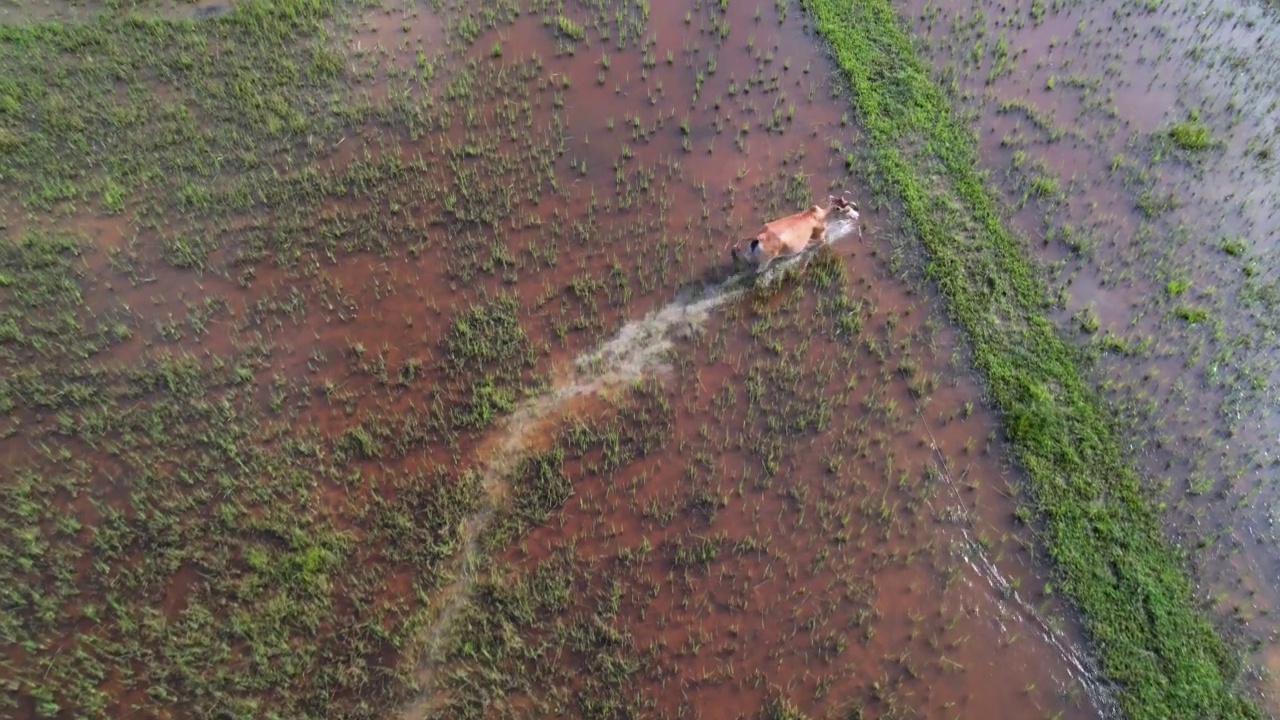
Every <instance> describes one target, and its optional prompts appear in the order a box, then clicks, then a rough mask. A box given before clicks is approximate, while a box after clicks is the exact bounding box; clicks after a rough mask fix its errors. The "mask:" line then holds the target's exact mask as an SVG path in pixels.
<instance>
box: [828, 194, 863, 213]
mask: <svg viewBox="0 0 1280 720" xmlns="http://www.w3.org/2000/svg"><path fill="white" fill-rule="evenodd" d="M827 203H828V207H829V208H830V209H829V210H828V211H827V212H838V213H840V214H842V215H847V216H849V217H852V218H857V217H858V203H856V202H854V201H853V200H850V199H849V193H848V191H846V192H844V193H841V195H840V197H836V196H835V195H829V196H828V197H827Z"/></svg>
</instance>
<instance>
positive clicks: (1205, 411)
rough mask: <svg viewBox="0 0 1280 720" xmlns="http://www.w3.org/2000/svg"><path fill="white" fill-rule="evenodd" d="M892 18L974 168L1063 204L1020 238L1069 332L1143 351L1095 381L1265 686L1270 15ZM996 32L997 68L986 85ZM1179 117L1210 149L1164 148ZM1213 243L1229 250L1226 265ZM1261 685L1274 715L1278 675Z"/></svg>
mask: <svg viewBox="0 0 1280 720" xmlns="http://www.w3.org/2000/svg"><path fill="white" fill-rule="evenodd" d="M901 12H902V13H903V15H904V16H905V17H907V18H909V19H910V22H911V24H912V26H913V27H914V29H915V31H916V32H917V33H918V34H919V35H920V36H921V37H923V38H925V39H927V42H926V47H927V48H928V49H929V51H928V57H930V58H931V59H932V62H933V64H934V67H935V70H937V71H939V72H949V74H948V75H947V77H948V78H953V79H955V81H956V87H957V89H958V90H959V91H960V92H961V93H962V94H964V96H965V97H966V100H965V101H964V103H963V104H964V105H965V106H966V107H967V108H969V109H971V110H972V111H973V112H975V114H976V119H975V125H976V127H977V129H978V131H979V137H980V138H981V146H982V158H983V164H984V166H985V167H988V168H990V169H991V170H992V171H993V174H992V178H993V181H995V182H996V183H997V185H998V186H999V187H1000V188H1001V190H1002V191H1003V192H1004V193H1005V194H1006V196H1007V197H1009V198H1010V199H1011V200H1013V201H1016V200H1017V199H1018V198H1020V197H1021V196H1022V195H1023V194H1024V193H1025V192H1026V191H1027V187H1028V184H1029V181H1030V176H1032V175H1033V174H1034V172H1035V171H1034V170H1029V168H1033V167H1034V165H1035V163H1037V162H1042V163H1043V164H1044V168H1046V169H1047V170H1048V172H1049V173H1050V174H1051V175H1052V176H1054V177H1056V178H1057V179H1058V181H1059V184H1060V187H1061V188H1062V189H1063V190H1065V198H1064V202H1062V203H1061V204H1060V205H1055V204H1050V203H1038V202H1036V201H1035V200H1033V201H1032V202H1031V203H1030V204H1029V206H1028V207H1027V208H1024V209H1023V210H1021V211H1018V212H1015V213H1014V220H1015V224H1016V226H1017V227H1018V228H1019V229H1020V230H1021V231H1022V232H1023V233H1024V234H1025V236H1026V237H1027V238H1028V241H1029V244H1030V247H1031V248H1032V250H1033V251H1034V252H1035V253H1037V254H1038V255H1039V256H1040V257H1041V258H1042V259H1043V260H1044V262H1045V263H1046V265H1048V266H1049V267H1050V268H1051V274H1052V275H1053V276H1054V284H1055V287H1056V288H1061V291H1062V292H1063V298H1064V300H1065V303H1064V306H1063V308H1062V309H1061V311H1060V313H1059V320H1060V322H1061V325H1062V327H1063V328H1064V331H1065V332H1067V333H1068V334H1072V335H1076V336H1077V337H1080V338H1081V342H1087V341H1088V339H1089V338H1088V334H1087V333H1081V332H1080V325H1081V322H1080V320H1079V317H1078V315H1077V313H1080V312H1082V311H1084V312H1088V313H1092V315H1093V316H1094V318H1096V321H1097V327H1098V331H1097V334H1098V335H1099V336H1100V335H1103V334H1105V333H1108V332H1110V333H1114V334H1115V335H1116V336H1117V337H1120V338H1123V339H1124V342H1125V343H1127V344H1130V345H1131V346H1138V345H1140V344H1142V343H1143V342H1144V341H1146V342H1147V343H1148V345H1147V347H1146V348H1145V349H1144V350H1142V351H1140V352H1137V353H1133V354H1127V353H1104V354H1103V355H1102V358H1101V361H1100V363H1099V365H1098V367H1097V369H1096V373H1095V374H1096V377H1097V379H1098V381H1099V382H1100V383H1101V384H1103V386H1104V390H1105V392H1106V393H1107V395H1108V397H1109V398H1110V399H1111V400H1112V401H1113V402H1115V403H1116V405H1117V406H1118V408H1119V409H1120V413H1119V418H1120V424H1121V430H1122V433H1124V434H1125V435H1126V436H1128V438H1129V443H1130V445H1131V446H1132V448H1133V449H1134V452H1135V455H1136V457H1137V458H1138V461H1139V467H1140V468H1141V470H1142V471H1143V473H1144V474H1145V475H1146V476H1147V477H1148V478H1150V479H1151V480H1152V485H1153V487H1154V489H1155V492H1157V493H1158V494H1159V496H1160V498H1161V499H1162V500H1163V501H1165V502H1166V503H1167V505H1168V508H1169V512H1168V518H1169V526H1170V531H1171V533H1172V534H1173V535H1174V537H1175V538H1177V539H1178V540H1179V542H1180V544H1182V545H1183V546H1184V547H1186V548H1187V549H1188V551H1189V553H1190V555H1191V561H1192V564H1193V566H1194V568H1195V570H1196V574H1197V577H1198V578H1199V579H1200V580H1201V582H1202V588H1203V593H1204V596H1205V597H1206V598H1207V599H1211V601H1212V602H1213V603H1214V604H1215V606H1216V607H1217V608H1218V610H1219V616H1220V619H1221V620H1222V621H1223V622H1224V623H1225V624H1227V625H1228V626H1229V627H1231V628H1232V630H1231V631H1232V632H1233V633H1234V632H1243V633H1244V636H1245V637H1246V638H1247V640H1248V641H1249V642H1250V643H1252V647H1253V653H1252V659H1253V660H1254V662H1255V663H1256V664H1257V665H1258V666H1259V667H1261V668H1264V669H1269V670H1271V671H1274V669H1275V668H1276V664H1275V661H1274V657H1275V650H1274V646H1273V644H1272V643H1273V641H1274V638H1275V637H1276V636H1277V635H1276V633H1277V629H1280V628H1277V626H1276V624H1275V613H1274V611H1275V610H1276V608H1277V602H1278V601H1280V585H1278V584H1277V583H1276V581H1275V578H1276V577H1278V576H1280V548H1278V545H1277V536H1276V534H1275V521H1276V517H1277V514H1276V508H1277V502H1280V496H1277V495H1276V488H1277V484H1276V479H1277V477H1278V475H1277V473H1278V472H1280V466H1278V465H1277V464H1276V462H1275V460H1274V457H1273V451H1272V448H1273V447H1274V445H1275V440H1276V438H1277V437H1280V416H1278V414H1277V412H1276V409H1277V406H1276V400H1277V393H1276V387H1277V385H1276V382H1277V379H1278V376H1277V363H1278V362H1280V354H1278V353H1277V350H1278V348H1277V347H1276V344H1275V334H1274V323H1273V319H1274V317H1275V314H1274V306H1273V305H1269V304H1267V302H1266V301H1259V300H1258V299H1256V298H1257V297H1258V294H1257V291H1259V290H1262V291H1263V292H1269V291H1270V290H1269V289H1270V288H1274V286H1275V283H1276V281H1277V275H1276V272H1277V270H1276V269H1277V267H1280V265H1277V264H1276V253H1277V243H1278V242H1280V234H1277V230H1278V229H1280V224H1278V223H1277V222H1276V211H1277V207H1278V206H1280V202H1278V199H1280V198H1278V196H1277V192H1280V182H1277V169H1278V166H1277V163H1276V159H1275V154H1274V151H1275V147H1276V142H1277V136H1276V132H1277V127H1278V125H1277V123H1278V122H1280V113H1277V111H1276V109H1277V103H1278V102H1280V94H1277V91H1276V86H1275V84H1274V83H1273V82H1271V80H1270V78H1272V77H1274V73H1275V69H1276V68H1277V67H1280V44H1278V43H1277V37H1278V35H1277V30H1280V19H1278V18H1277V14H1276V12H1275V7H1274V5H1268V4H1266V3H1235V2H1212V1H1210V2H1169V3H1136V2H1120V3H1042V4H1038V5H1037V4H1032V5H1030V6H1018V7H1012V6H1009V5H1007V4H1003V3H998V2H978V3H969V2H941V3H937V2H909V3H906V4H904V5H903V6H902V10H901ZM1000 35H1003V37H1004V42H1005V43H1006V44H1007V47H1008V51H1009V56H1010V57H1011V58H1012V60H1011V62H1010V66H1011V71H1010V72H1008V73H1007V74H1002V75H1000V76H999V77H996V78H991V77H990V75H989V73H990V69H991V68H992V67H993V65H994V64H995V62H996V61H995V60H993V57H992V52H993V48H994V47H995V45H996V43H997V41H998V37H999V36H1000ZM976 42H980V43H982V47H983V51H982V56H981V58H980V59H978V60H977V61H976V62H975V61H974V60H973V58H972V56H971V55H970V53H971V52H972V51H973V47H974V45H975V43H976ZM947 68H951V69H952V70H954V72H951V71H948V70H946V69H947ZM1010 102H1014V103H1028V104H1029V105H1030V107H1032V108H1034V110H1035V111H1036V112H1037V113H1039V115H1040V116H1041V117H1042V118H1048V119H1049V121H1050V122H1051V123H1052V126H1053V127H1054V128H1055V129H1054V130H1052V131H1051V130H1049V129H1048V128H1045V127H1041V126H1039V124H1038V123H1037V122H1035V121H1033V120H1032V118H1030V117H1029V116H1028V114H1027V113H1025V112H1023V111H1022V110H1018V109H1015V110H1012V111H1010V112H1001V111H1000V106H1001V105H1002V104H1005V103H1010ZM1193 111H1195V112H1198V113H1199V115H1200V118H1201V120H1202V122H1204V123H1205V125H1206V127H1207V130H1208V132H1209V135H1210V137H1211V138H1212V142H1213V143H1214V144H1215V145H1214V146H1213V147H1211V148H1209V149H1206V150H1203V151H1195V152H1180V151H1178V150H1176V149H1173V148H1170V147H1169V143H1167V142H1164V143H1163V146H1161V145H1160V144H1159V139H1160V138H1161V137H1162V136H1163V135H1164V133H1165V132H1167V129H1168V128H1170V127H1171V126H1173V125H1174V124H1175V123H1179V122H1182V121H1184V120H1186V119H1187V118H1188V117H1189V116H1190V114H1191V113H1192V112H1193ZM1051 132H1052V133H1055V134H1056V133H1061V134H1062V136H1061V138H1060V139H1056V140H1051V139H1050V137H1049V135H1050V134H1051ZM1153 139H1154V140H1155V142H1153ZM1157 153H1158V154H1160V155H1161V156H1162V157H1160V159H1158V160H1157V159H1155V155H1156V154H1157ZM1113 163H1115V164H1114V165H1113ZM1019 168H1021V169H1019ZM1144 173H1145V174H1147V176H1148V178H1149V179H1146V180H1144V179H1141V178H1140V175H1142V174H1144ZM1144 192H1147V193H1148V195H1147V198H1146V199H1147V200H1152V199H1163V198H1165V197H1169V196H1170V194H1171V196H1172V197H1173V198H1174V200H1175V202H1174V207H1172V208H1170V209H1165V210H1161V209H1159V208H1156V209H1155V210H1154V211H1150V210H1143V209H1142V202H1143V198H1142V193H1144ZM1066 223H1069V224H1071V225H1072V226H1074V230H1075V231H1076V232H1075V235H1076V237H1077V238H1078V237H1080V236H1081V235H1087V236H1088V238H1087V241H1086V243H1085V244H1084V247H1083V249H1081V246H1080V245H1079V244H1078V241H1077V240H1072V241H1070V242H1064V241H1063V240H1062V239H1061V238H1062V237H1063V236H1062V234H1061V228H1062V226H1063V225H1064V224H1066ZM1055 231H1056V233H1057V234H1056V235H1054V236H1053V237H1054V239H1053V240H1050V239H1049V237H1048V234H1049V233H1050V232H1055ZM1229 239H1230V240H1237V241H1239V242H1240V246H1239V247H1240V248H1242V249H1243V252H1242V253H1241V254H1240V255H1239V256H1233V255H1231V254H1229V253H1227V252H1224V250H1223V248H1224V241H1226V240H1229ZM1073 245H1075V247H1073ZM1171 282H1176V283H1186V287H1187V289H1186V290H1182V291H1175V290H1173V289H1171V286H1170V283H1171ZM1180 307H1190V308H1193V309H1194V308H1199V309H1203V310H1204V311H1205V313H1206V315H1205V319H1204V320H1203V321H1202V322H1200V323H1198V324H1195V325H1191V324H1189V323H1188V322H1185V321H1184V320H1182V319H1179V317H1178V316H1177V313H1178V310H1179V308H1180ZM1257 686H1258V688H1259V689H1260V690H1262V691H1263V692H1265V693H1266V694H1267V695H1269V696H1270V697H1271V699H1270V702H1271V704H1272V707H1273V709H1274V708H1275V696H1276V686H1275V685H1274V681H1273V680H1266V679H1264V680H1262V681H1261V682H1260V683H1259V684H1258V685H1257Z"/></svg>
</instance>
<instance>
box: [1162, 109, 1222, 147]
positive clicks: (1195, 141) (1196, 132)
mask: <svg viewBox="0 0 1280 720" xmlns="http://www.w3.org/2000/svg"><path fill="white" fill-rule="evenodd" d="M1168 133H1169V139H1170V140H1172V141H1173V144H1174V145H1177V146H1178V147H1180V148H1182V149H1183V150H1191V151H1195V150H1204V149H1205V148H1208V147H1209V146H1210V145H1212V144H1213V138H1212V137H1211V136H1210V135H1209V128H1208V126H1206V125H1205V124H1204V123H1203V122H1201V121H1200V113H1199V112H1198V111H1196V110H1192V111H1191V114H1190V115H1189V116H1188V117H1187V119H1186V120H1183V121H1182V122H1180V123H1178V124H1176V125H1174V126H1172V127H1170V128H1169V130H1168Z"/></svg>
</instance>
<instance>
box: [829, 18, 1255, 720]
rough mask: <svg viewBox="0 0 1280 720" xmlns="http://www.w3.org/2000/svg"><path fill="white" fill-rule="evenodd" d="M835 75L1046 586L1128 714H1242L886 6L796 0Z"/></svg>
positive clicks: (1143, 506)
mask: <svg viewBox="0 0 1280 720" xmlns="http://www.w3.org/2000/svg"><path fill="white" fill-rule="evenodd" d="M804 5H805V7H806V8H807V9H808V10H809V12H810V13H811V15H812V17H813V19H814V23H815V27H816V29H817V30H818V32H819V33H821V34H822V35H823V36H824V37H825V38H826V39H827V41H828V42H829V43H830V45H831V50H832V53H833V55H834V57H835V59H836V61H837V62H838V64H839V65H840V68H841V69H842V70H843V71H844V73H845V75H846V77H847V79H848V81H849V87H850V89H851V91H852V100H853V103H854V105H855V106H856V109H857V112H858V115H859V117H860V119H861V122H862V125H863V127H864V128H865V130H866V138H867V143H868V147H867V168H866V169H867V172H868V176H869V177H868V179H869V180H870V182H871V183H872V185H873V187H874V189H875V190H876V191H877V192H879V193H882V194H884V195H886V196H888V197H892V198H894V199H895V200H896V201H897V202H900V204H901V209H902V212H903V215H904V218H905V221H906V224H907V226H908V229H909V230H910V231H911V232H913V233H914V234H915V235H916V236H917V237H918V238H919V240H920V242H921V243H922V245H923V247H924V248H925V250H926V251H927V252H928V254H929V258H930V264H929V276H930V277H931V278H932V279H935V280H936V281H937V282H938V284H939V286H940V287H941V289H942V292H943V294H944V295H945V297H946V301H947V304H948V307H949V310H950V312H951V314H952V315H953V316H954V318H955V319H956V320H957V321H958V322H959V323H960V325H961V326H963V328H964V329H965V330H966V332H967V334H968V337H969V340H970V342H971V343H972V348H973V351H974V355H975V361H976V364H977V366H978V367H979V369H980V370H981V371H982V372H983V373H984V374H985V376H986V379H987V386H988V390H989V392H990V393H991V397H992V398H993V399H994V401H995V402H996V404H997V406H998V407H999V409H1000V410H1001V411H1002V412H1003V414H1004V422H1005V430H1006V433H1007V435H1008V437H1009V440H1010V442H1011V444H1012V446H1013V448H1014V451H1015V453H1016V456H1017V458H1018V460H1019V461H1020V462H1021V465H1022V467H1023V468H1024V469H1025V470H1026V473H1027V477H1028V480H1029V482H1030V485H1031V488H1032V490H1033V493H1034V496H1035V500H1036V502H1037V504H1038V506H1039V511H1040V513H1041V516H1042V518H1043V521H1044V525H1043V529H1042V537H1043V541H1044V543H1045V545H1046V546H1047V548H1048V551H1049V553H1050V555H1051V556H1052V557H1053V559H1054V561H1055V562H1056V565H1057V573H1058V579H1059V582H1060V584H1061V586H1062V587H1063V588H1064V590H1065V591H1066V593H1067V594H1068V595H1069V597H1070V598H1071V599H1072V600H1073V601H1074V602H1076V603H1077V604H1078V606H1079V608H1080V610H1081V611H1082V614H1083V618H1084V623H1085V626H1086V628H1087V629H1088V631H1089V634H1090V636H1091V638H1092V640H1093V643H1094V647H1095V649H1096V652H1097V653H1098V655H1099V656H1100V659H1101V662H1102V667H1103V672H1104V674H1105V676H1106V677H1107V678H1108V679H1110V680H1112V681H1114V682H1115V683H1116V684H1117V685H1118V689H1119V701H1120V703H1121V706H1122V709H1123V711H1124V712H1125V714H1126V715H1127V716H1128V717H1131V718H1161V719H1164V718H1257V717H1261V713H1260V712H1259V710H1258V709H1257V707H1256V706H1255V705H1253V704H1252V702H1251V701H1250V700H1249V699H1248V698H1246V697H1244V696H1243V694H1242V693H1241V692H1240V691H1239V690H1238V688H1236V687H1235V686H1234V685H1235V682H1236V678H1237V677H1238V675H1239V664H1238V659H1237V657H1236V656H1235V654H1234V653H1233V652H1232V651H1231V650H1230V649H1229V648H1228V647H1227V645H1226V644H1225V643H1224V642H1223V640H1222V639H1221V638H1220V637H1218V635H1217V634H1216V633H1215V631H1214V629H1213V627H1212V626H1211V624H1210V623H1209V622H1208V620H1207V619H1206V618H1205V617H1204V616H1203V615H1202V614H1200V613H1199V612H1198V610H1197V608H1196V603H1195V599H1194V596H1193V593H1192V588H1191V584H1190V582H1189V580H1188V577H1187V575H1186V574H1185V572H1184V570H1183V567H1182V558H1181V555H1180V554H1179V553H1177V552H1175V550H1174V548H1173V547H1171V545H1170V544H1169V543H1168V542H1167V541H1166V540H1165V539H1164V537H1163V535H1162V533H1161V527H1160V521H1159V517H1158V515H1157V513H1156V511H1155V509H1154V507H1153V506H1152V504H1151V502H1150V500H1148V499H1147V498H1146V497H1145V496H1144V494H1143V492H1142V488H1141V486H1140V482H1139V479H1138V477H1137V475H1136V473H1135V472H1134V470H1133V469H1132V467H1130V465H1129V464H1128V463H1127V461H1126V459H1125V458H1124V457H1122V454H1121V451H1120V447H1119V444H1118V442H1117V440H1116V437H1115V435H1114V433H1113V430H1112V428H1111V427H1110V425H1109V423H1108V421H1107V415H1106V411H1105V410H1104V408H1103V407H1102V404H1101V401H1100V399H1099V398H1098V396H1097V395H1096V394H1095V393H1094V392H1093V391H1092V390H1091V389H1090V387H1089V386H1088V384H1087V383H1086V381H1085V379H1084V377H1083V376H1082V373H1081V371H1080V370H1079V368H1078V367H1077V365H1076V362H1075V357H1076V355H1075V354H1074V353H1073V350H1072V348H1070V347H1069V346H1068V345H1067V344H1066V343H1065V342H1064V341H1063V340H1062V338H1060V337H1059V335H1058V334H1057V332H1056V331H1055V329H1054V326H1053V325H1052V324H1051V323H1050V321H1049V320H1048V319H1047V318H1046V317H1045V315H1044V312H1043V308H1044V307H1046V305H1047V303H1046V299H1045V297H1046V296H1045V292H1044V288H1043V287H1042V285H1041V284H1040V282H1039V281H1038V279H1037V275H1036V273H1035V271H1034V269H1033V267H1032V266H1031V264H1030V263H1029V261H1028V260H1027V258H1026V257H1025V256H1024V255H1023V253H1022V247H1021V246H1020V244H1019V243H1018V242H1017V241H1016V240H1015V238H1014V237H1012V236H1011V235H1010V234H1009V232H1008V231H1006V230H1005V229H1004V228H1003V227H1002V223H1001V220H1000V217H999V214H998V212H997V206H996V202H995V201H994V200H993V198H992V197H991V195H990V194H989V193H988V192H987V191H986V189H985V188H984V184H983V175H982V173H981V172H980V170H979V168H978V158H977V153H976V150H975V144H974V140H973V136H972V134H971V131H970V130H968V129H967V128H966V127H965V126H964V124H963V123H961V122H960V121H958V120H957V119H955V115H954V114H953V113H952V108H951V107H950V104H949V102H948V100H947V98H946V97H945V96H944V95H943V93H942V92H941V90H940V89H939V88H938V87H937V85H936V84H935V83H934V82H933V81H932V80H931V79H930V78H929V75H928V72H927V69H926V67H925V66H924V64H923V63H922V62H921V60H920V59H919V58H918V57H917V56H916V54H915V51H914V49H913V45H912V41H911V38H910V35H909V34H908V33H907V31H905V30H904V29H903V28H902V27H901V26H900V24H899V21H898V19H897V17H896V16H895V15H894V12H893V9H892V7H891V5H890V4H889V3H888V2H887V0H856V1H853V2H851V1H850V0H804Z"/></svg>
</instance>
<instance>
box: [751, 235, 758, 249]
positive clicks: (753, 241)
mask: <svg viewBox="0 0 1280 720" xmlns="http://www.w3.org/2000/svg"><path fill="white" fill-rule="evenodd" d="M759 247H760V238H751V249H752V250H755V249H756V248H759Z"/></svg>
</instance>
